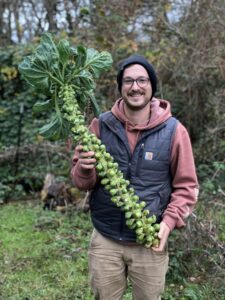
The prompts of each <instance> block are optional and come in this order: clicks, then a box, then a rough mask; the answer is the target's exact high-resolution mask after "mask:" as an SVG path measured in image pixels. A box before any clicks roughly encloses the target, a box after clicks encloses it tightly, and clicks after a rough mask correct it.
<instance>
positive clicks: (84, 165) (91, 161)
mask: <svg viewBox="0 0 225 300" xmlns="http://www.w3.org/2000/svg"><path fill="white" fill-rule="evenodd" d="M75 151H76V152H77V156H78V162H79V166H80V168H81V169H82V172H83V173H90V171H91V170H93V169H94V168H95V163H96V159H95V152H94V151H88V152H84V151H83V146H82V145H78V146H77V147H76V148H75Z"/></svg>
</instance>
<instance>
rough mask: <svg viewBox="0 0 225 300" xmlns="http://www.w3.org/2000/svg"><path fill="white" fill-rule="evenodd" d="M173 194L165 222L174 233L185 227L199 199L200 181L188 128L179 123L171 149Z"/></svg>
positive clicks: (166, 211)
mask: <svg viewBox="0 0 225 300" xmlns="http://www.w3.org/2000/svg"><path fill="white" fill-rule="evenodd" d="M171 174H172V178H173V180H172V190H173V192H172V194H171V199H170V203H169V205H168V206H167V208H166V210H165V211H164V214H163V221H164V222H165V223H166V224H167V225H168V226H169V228H170V230H171V231H172V230H173V229H174V228H175V227H177V228H179V227H183V226H185V219H186V218H187V217H188V216H189V215H190V214H191V212H192V210H193V208H194V206H195V204H196V202H197V197H198V191H199V186H198V180H197V175H196V170H195V164H194V157H193V153H192V146H191V141H190V138H189V135H188V132H187V130H186V128H185V127H184V126H183V125H182V124H181V123H178V126H177V128H176V132H175V135H174V140H173V143H172V149H171Z"/></svg>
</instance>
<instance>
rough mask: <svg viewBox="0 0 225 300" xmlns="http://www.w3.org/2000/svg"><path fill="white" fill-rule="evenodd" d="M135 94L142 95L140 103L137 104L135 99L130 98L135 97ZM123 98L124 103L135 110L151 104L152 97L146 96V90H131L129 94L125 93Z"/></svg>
mask: <svg viewBox="0 0 225 300" xmlns="http://www.w3.org/2000/svg"><path fill="white" fill-rule="evenodd" d="M134 96H140V97H141V96H142V97H143V99H142V101H141V102H140V103H138V102H137V103H136V105H135V102H134V103H133V101H132V100H131V99H130V97H131V98H132V97H134ZM123 100H124V103H125V104H126V106H127V107H128V108H129V109H130V110H133V111H139V110H142V109H143V108H145V107H146V106H147V105H149V103H150V101H151V99H150V98H147V97H146V96H145V93H144V92H130V93H128V94H127V95H124V96H123Z"/></svg>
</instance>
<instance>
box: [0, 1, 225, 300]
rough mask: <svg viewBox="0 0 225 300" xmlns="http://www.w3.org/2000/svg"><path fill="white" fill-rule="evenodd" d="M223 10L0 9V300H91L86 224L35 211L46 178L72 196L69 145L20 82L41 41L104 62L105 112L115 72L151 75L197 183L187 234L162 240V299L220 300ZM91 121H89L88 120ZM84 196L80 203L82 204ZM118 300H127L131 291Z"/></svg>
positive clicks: (73, 212)
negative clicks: (51, 137) (188, 145)
mask: <svg viewBox="0 0 225 300" xmlns="http://www.w3.org/2000/svg"><path fill="white" fill-rule="evenodd" d="M224 15H225V6H224V0H174V1H167V0H159V1H156V0H152V1H144V0H142V1H141V0H140V1H138V0H135V1H124V0H120V1H117V0H114V1H102V0H97V1H95V0H93V1H85V0H84V1H81V0H80V1H79V0H77V1H76V0H58V1H56V0H54V1H53V0H40V1H38V2H37V1H33V0H23V1H22V0H11V1H6V0H1V1H0V203H1V206H0V299H1V300H17V299H18V300H25V299H26V300H31V299H35V300H36V299H37V300H39V299H50V300H54V299H84V300H88V299H93V298H92V296H91V293H90V289H89V284H88V275H87V247H88V240H89V238H90V233H91V222H90V217H89V213H88V212H85V211H84V210H80V209H77V207H76V206H70V208H69V209H68V210H67V211H66V212H65V213H64V214H62V213H60V212H57V211H49V210H43V208H42V206H43V203H42V201H41V190H42V189H43V183H44V180H45V176H46V174H48V173H51V174H54V176H55V177H56V178H57V180H58V181H60V182H65V183H66V184H67V185H69V186H70V185H71V182H70V179H69V170H70V166H71V158H72V155H73V149H74V146H75V145H73V144H72V145H68V143H67V141H61V142H51V141H47V140H45V139H44V138H43V137H42V136H41V135H40V134H39V132H38V129H39V128H40V127H41V126H43V125H44V124H45V123H46V122H47V121H48V119H49V117H50V116H49V115H48V114H47V113H42V112H40V113H34V112H33V110H32V106H33V104H34V103H35V102H36V101H37V100H42V99H43V95H41V94H37V93H36V92H34V91H33V89H32V88H31V87H30V86H28V85H27V83H26V82H25V81H24V80H23V78H22V77H21V75H20V73H19V72H18V64H19V63H21V62H22V60H23V58H24V57H25V56H26V55H29V54H30V53H32V51H33V49H35V47H36V46H37V44H38V43H39V41H40V37H41V34H42V33H43V32H47V31H48V32H51V33H53V34H54V35H55V37H56V39H61V38H66V39H68V40H69V41H70V43H71V44H72V45H75V46H76V45H84V46H85V47H93V48H95V49H97V50H99V51H103V50H105V51H108V52H110V53H111V55H112V58H113V66H112V68H111V70H110V71H107V73H104V74H103V75H102V76H101V77H100V78H99V80H98V81H97V82H96V83H97V86H96V91H95V96H96V99H97V101H98V104H99V106H100V108H101V110H102V111H106V110H107V109H110V107H111V106H112V104H113V103H114V101H115V99H116V98H117V97H118V96H119V95H118V92H117V87H116V80H115V78H116V70H117V64H118V62H119V61H120V60H121V59H123V58H125V57H127V56H129V55H130V54H133V53H139V54H142V55H144V56H146V58H147V59H148V60H149V61H150V62H151V63H152V64H153V65H154V67H155V69H156V71H157V74H158V80H159V84H158V91H157V97H160V98H163V99H167V100H169V101H170V102H171V105H172V111H173V114H174V115H175V116H176V117H177V118H178V119H179V120H180V121H181V122H182V123H183V124H184V125H185V126H186V127H187V129H188V131H189V133H190V136H191V140H192V144H193V151H194V156H195V161H196V166H197V172H198V178H199V183H200V196H199V201H198V205H197V207H196V209H195V211H194V213H193V214H192V216H191V217H190V218H189V220H188V222H187V226H186V228H185V229H182V230H180V231H174V232H173V234H172V235H171V238H170V243H169V248H170V267H169V271H168V276H167V286H166V291H165V295H164V297H163V299H164V300H166V299H168V300H173V299H186V300H187V299H191V300H195V299H196V300H201V299H210V300H211V299H218V300H223V299H225V296H224V295H225V287H224V280H225V158H224V153H225V101H224V100H225V84H224V83H225V50H224V45H225V30H224V28H225V20H224ZM86 113H87V120H88V121H90V120H91V118H92V117H93V112H92V111H91V110H88V111H87V112H86ZM79 197H83V195H82V194H81V195H79ZM124 299H127V300H128V299H131V293H130V289H128V292H127V294H126V295H125V296H124Z"/></svg>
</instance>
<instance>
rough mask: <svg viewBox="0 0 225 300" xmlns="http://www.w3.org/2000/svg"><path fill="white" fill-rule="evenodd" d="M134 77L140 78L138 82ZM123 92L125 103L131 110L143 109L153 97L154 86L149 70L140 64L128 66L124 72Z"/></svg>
mask: <svg viewBox="0 0 225 300" xmlns="http://www.w3.org/2000/svg"><path fill="white" fill-rule="evenodd" d="M132 79H135V80H136V79H139V80H138V82H137V81H134V82H133V83H132ZM122 80H123V83H122V89H121V94H122V97H123V99H124V102H125V104H126V105H127V106H128V107H129V109H131V110H136V111H138V110H141V109H143V108H144V107H145V106H146V105H147V104H148V103H149V102H150V99H151V97H152V86H151V83H150V80H149V76H148V72H147V70H146V69H145V68H144V67H143V66H142V65H139V64H134V65H131V66H129V67H127V68H126V69H125V70H124V72H123V79H122Z"/></svg>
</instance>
